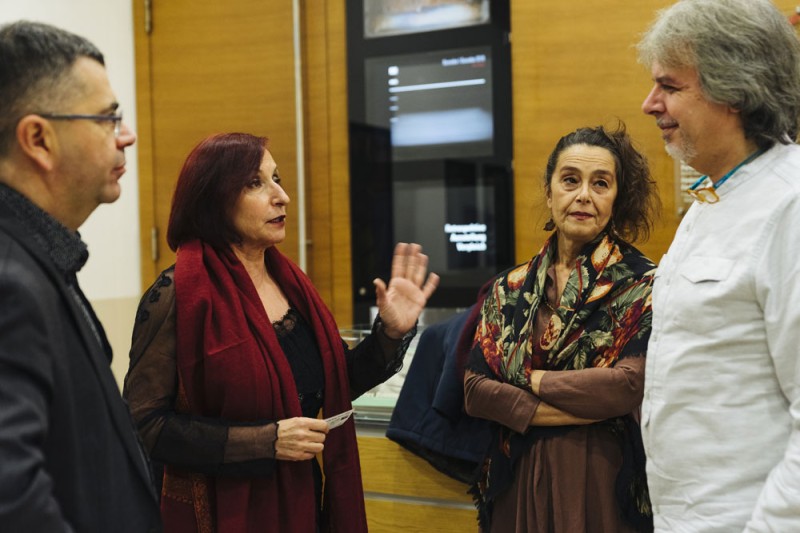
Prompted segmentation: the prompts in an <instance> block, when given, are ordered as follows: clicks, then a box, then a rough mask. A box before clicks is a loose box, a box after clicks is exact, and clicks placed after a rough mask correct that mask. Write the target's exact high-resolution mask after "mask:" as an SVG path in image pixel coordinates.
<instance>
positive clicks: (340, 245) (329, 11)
mask: <svg viewBox="0 0 800 533" xmlns="http://www.w3.org/2000/svg"><path fill="white" fill-rule="evenodd" d="M302 5H303V9H302V12H303V61H304V64H303V73H304V76H303V77H304V83H303V86H304V87H303V93H304V101H305V105H304V112H305V138H306V174H307V198H308V217H307V219H308V223H309V231H308V235H309V239H310V241H311V243H310V246H309V248H308V251H309V252H308V256H309V263H308V274H309V276H310V277H311V279H312V280H313V281H314V285H315V286H316V288H317V290H318V291H319V292H320V294H321V295H322V298H323V300H325V302H326V303H327V304H328V306H329V307H330V308H331V310H332V311H333V314H334V316H335V317H336V321H337V323H338V324H339V325H340V326H341V327H347V326H349V325H351V324H352V320H353V319H352V317H353V298H352V288H351V287H352V282H351V279H350V278H351V274H350V273H351V268H350V261H351V257H350V179H349V175H350V166H349V165H350V163H349V155H348V141H347V137H348V128H347V121H348V118H347V55H346V44H345V43H346V39H345V4H344V1H343V0H329V1H327V2H315V1H313V0H311V1H307V2H304V3H303V4H302Z"/></svg>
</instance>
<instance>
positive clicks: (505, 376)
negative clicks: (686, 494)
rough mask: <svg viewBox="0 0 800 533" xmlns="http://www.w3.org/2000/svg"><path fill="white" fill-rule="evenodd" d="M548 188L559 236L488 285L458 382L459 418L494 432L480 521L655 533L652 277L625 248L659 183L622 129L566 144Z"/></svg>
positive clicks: (504, 528)
mask: <svg viewBox="0 0 800 533" xmlns="http://www.w3.org/2000/svg"><path fill="white" fill-rule="evenodd" d="M544 186H545V193H546V196H547V206H548V208H549V209H550V211H551V215H552V216H551V218H550V220H549V221H548V222H547V225H546V226H545V229H547V230H555V232H554V233H553V234H552V235H551V236H550V237H549V238H548V239H547V241H545V243H544V246H543V247H542V249H541V251H540V252H539V253H538V254H537V255H536V256H535V257H533V258H532V259H531V260H530V261H528V262H527V263H525V264H523V265H520V266H518V267H515V268H512V269H510V270H508V271H506V272H504V273H501V274H500V275H499V276H498V277H497V278H496V279H495V280H494V282H493V284H491V285H489V286H488V291H486V293H485V294H486V296H485V298H484V299H483V303H482V307H481V308H480V317H479V318H478V320H477V327H476V329H475V330H474V344H473V349H472V351H471V353H470V355H469V362H468V364H467V370H466V372H465V382H464V388H465V407H466V410H467V412H468V413H469V414H470V415H472V416H477V417H480V418H485V419H488V420H491V421H492V422H494V423H495V424H494V426H495V428H494V436H493V438H492V442H491V446H490V448H489V450H488V451H487V454H486V457H485V460H484V462H483V464H482V467H481V468H480V471H479V473H478V477H477V479H476V482H475V484H474V485H473V487H472V493H473V495H474V496H475V500H476V503H477V505H478V509H479V521H480V523H481V527H482V529H483V530H485V531H492V532H508V531H514V532H564V533H576V532H598V533H600V532H609V531H614V532H616V533H621V532H632V531H650V530H652V512H651V510H650V504H649V499H648V495H647V483H646V478H645V472H644V454H643V451H642V443H641V433H640V430H639V425H638V410H639V406H640V404H641V401H642V391H643V386H644V357H645V351H646V348H647V341H648V338H649V334H650V319H651V309H650V302H651V299H650V290H651V285H652V281H653V274H654V271H655V265H654V264H653V263H652V262H651V261H650V260H649V259H647V258H646V257H645V256H644V255H642V253H641V252H639V251H638V250H637V249H636V248H634V247H633V246H632V245H631V244H630V242H633V241H636V240H637V239H639V238H643V237H644V238H646V237H647V236H648V234H649V231H650V228H651V227H652V218H653V216H654V215H655V214H656V212H657V211H658V208H659V200H658V196H657V193H656V187H655V182H654V181H653V180H652V179H651V177H650V172H649V169H648V166H647V161H646V159H645V158H644V156H643V155H641V154H640V153H639V152H638V151H637V150H636V149H635V148H634V146H633V144H632V142H631V139H630V137H629V136H628V135H627V133H626V132H625V129H624V126H623V125H620V127H619V128H618V129H617V130H615V131H609V130H607V129H605V128H603V127H596V128H580V129H578V130H576V131H573V132H571V133H569V134H568V135H566V136H564V137H562V138H561V140H560V141H559V142H558V144H557V145H556V147H555V149H554V150H553V152H552V154H551V155H550V157H549V160H548V162H547V169H546V174H545V184H544ZM470 334H471V331H470Z"/></svg>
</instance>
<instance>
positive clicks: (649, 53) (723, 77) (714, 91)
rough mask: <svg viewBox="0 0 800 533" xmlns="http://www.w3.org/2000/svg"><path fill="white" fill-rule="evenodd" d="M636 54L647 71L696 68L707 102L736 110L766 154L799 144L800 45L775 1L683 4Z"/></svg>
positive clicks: (662, 16)
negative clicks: (779, 145) (778, 146)
mask: <svg viewBox="0 0 800 533" xmlns="http://www.w3.org/2000/svg"><path fill="white" fill-rule="evenodd" d="M637 49H638V52H639V60H640V62H641V63H643V64H644V65H646V66H648V67H652V65H653V64H654V63H658V64H660V65H661V66H662V67H667V68H686V67H691V68H695V69H696V70H697V72H698V75H699V78H700V86H701V88H702V90H703V93H704V94H705V96H706V98H708V100H709V101H711V102H715V103H719V104H723V105H728V106H731V107H733V108H734V109H737V110H738V111H739V112H740V113H741V116H742V124H743V126H744V132H745V136H746V137H747V138H748V139H752V140H753V141H754V142H755V143H756V144H757V145H758V146H759V147H760V148H769V147H771V146H772V145H774V144H775V143H782V144H788V143H790V142H792V141H793V140H794V139H795V138H796V137H797V132H798V120H799V119H800V41H798V38H797V35H796V33H795V31H794V28H792V26H791V25H790V24H789V22H788V20H787V18H786V17H785V16H784V15H782V14H781V13H780V12H779V11H778V10H777V9H776V7H775V6H774V5H773V3H772V2H771V1H769V0H680V1H679V2H677V3H676V4H674V5H673V6H671V7H669V8H667V9H664V10H662V11H660V12H659V14H658V17H657V18H656V20H655V22H654V23H653V25H652V26H650V28H649V29H648V30H647V31H646V32H645V33H644V35H643V37H642V39H641V41H640V42H639V44H638V46H637Z"/></svg>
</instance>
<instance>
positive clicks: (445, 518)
mask: <svg viewBox="0 0 800 533" xmlns="http://www.w3.org/2000/svg"><path fill="white" fill-rule="evenodd" d="M358 452H359V456H360V457H361V476H362V478H363V481H364V491H365V492H366V493H367V495H366V505H367V521H368V522H369V530H370V531H372V532H384V531H385V532H395V531H420V532H422V531H425V532H429V531H452V532H464V531H477V530H478V528H477V511H476V510H475V509H474V508H473V507H472V499H471V497H470V496H469V495H468V494H467V488H468V487H467V486H466V485H465V484H463V483H460V482H458V481H455V480H454V479H452V478H449V477H447V476H445V475H444V474H442V473H441V472H439V471H437V470H436V469H434V468H433V467H432V466H431V465H430V464H428V463H427V462H426V461H424V460H423V459H420V458H419V457H417V456H416V455H414V454H412V453H411V452H409V451H407V450H406V449H405V448H403V447H402V446H400V445H399V444H397V443H395V442H393V441H390V440H389V439H387V438H383V437H365V436H360V437H358ZM383 495H386V496H383ZM394 498H397V499H394ZM406 498H407V499H406ZM425 500H429V501H425Z"/></svg>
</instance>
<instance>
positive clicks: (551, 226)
mask: <svg viewBox="0 0 800 533" xmlns="http://www.w3.org/2000/svg"><path fill="white" fill-rule="evenodd" d="M554 229H556V223H555V222H553V217H550V220H548V221H547V222H545V224H544V230H545V231H553V230H554Z"/></svg>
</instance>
